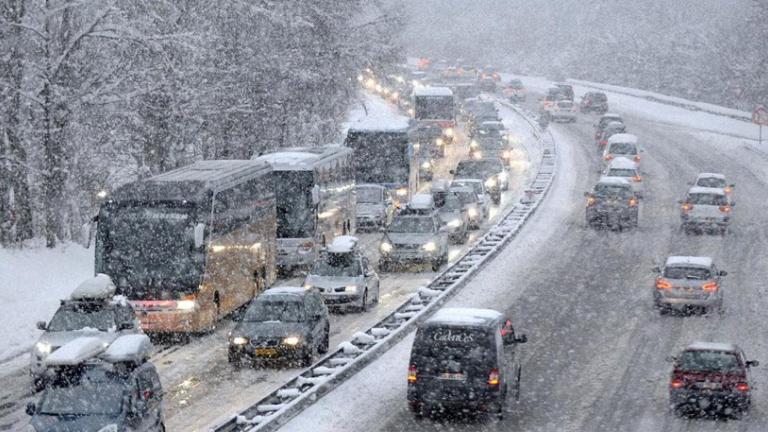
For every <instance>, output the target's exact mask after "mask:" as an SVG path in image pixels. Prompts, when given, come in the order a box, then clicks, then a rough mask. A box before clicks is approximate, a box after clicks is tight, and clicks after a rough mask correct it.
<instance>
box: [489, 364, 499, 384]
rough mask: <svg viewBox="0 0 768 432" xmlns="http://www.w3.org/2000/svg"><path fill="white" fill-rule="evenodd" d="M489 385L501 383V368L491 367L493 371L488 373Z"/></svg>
mask: <svg viewBox="0 0 768 432" xmlns="http://www.w3.org/2000/svg"><path fill="white" fill-rule="evenodd" d="M488 385H492V386H497V385H499V370H498V369H495V368H494V369H491V373H490V374H489V375H488Z"/></svg>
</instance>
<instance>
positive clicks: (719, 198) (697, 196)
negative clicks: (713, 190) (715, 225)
mask: <svg viewBox="0 0 768 432" xmlns="http://www.w3.org/2000/svg"><path fill="white" fill-rule="evenodd" d="M687 202H688V203H690V204H694V205H696V204H698V205H716V206H721V205H726V204H728V200H727V199H726V198H725V195H719V194H709V193H692V194H689V195H688V200H687Z"/></svg>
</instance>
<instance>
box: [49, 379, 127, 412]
mask: <svg viewBox="0 0 768 432" xmlns="http://www.w3.org/2000/svg"><path fill="white" fill-rule="evenodd" d="M124 390H125V385H124V383H121V382H119V381H91V380H90V379H88V378H87V377H84V378H83V379H82V381H81V382H80V383H78V384H77V385H70V386H51V387H48V388H47V389H46V390H45V392H44V393H43V395H42V397H41V398H40V413H41V414H49V415H61V416H79V415H108V416H114V415H117V414H119V413H120V411H121V410H122V407H123V393H124Z"/></svg>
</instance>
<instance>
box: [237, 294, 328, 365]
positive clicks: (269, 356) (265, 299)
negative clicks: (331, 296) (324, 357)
mask: <svg viewBox="0 0 768 432" xmlns="http://www.w3.org/2000/svg"><path fill="white" fill-rule="evenodd" d="M329 343H330V322H329V315H328V308H327V307H326V306H325V302H324V301H323V297H322V295H321V294H320V293H319V292H318V291H317V290H314V289H309V290H308V289H305V288H303V287H275V288H271V289H268V290H266V291H264V292H263V293H262V294H260V295H259V296H258V297H256V298H255V299H253V301H251V303H250V304H249V305H248V308H247V309H246V310H245V312H244V314H243V316H242V319H240V321H239V322H238V323H237V325H235V328H234V329H233V330H232V332H231V333H230V335H229V356H228V357H229V362H230V363H233V364H235V365H240V364H242V363H243V362H244V361H245V360H250V361H251V362H257V361H264V362H266V361H281V360H282V361H285V362H287V363H289V364H292V363H295V362H297V361H298V362H299V364H300V365H302V366H309V365H311V364H312V360H313V359H314V357H315V354H318V353H319V354H324V353H326V352H328V345H329Z"/></svg>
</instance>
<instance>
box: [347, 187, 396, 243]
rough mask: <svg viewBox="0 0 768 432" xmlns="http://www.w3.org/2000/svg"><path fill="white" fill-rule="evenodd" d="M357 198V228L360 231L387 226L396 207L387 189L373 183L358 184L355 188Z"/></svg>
mask: <svg viewBox="0 0 768 432" xmlns="http://www.w3.org/2000/svg"><path fill="white" fill-rule="evenodd" d="M355 198H356V210H355V214H356V220H355V221H356V225H355V226H356V227H357V230H358V231H365V230H369V229H376V228H381V227H384V226H386V225H387V222H389V218H390V217H391V216H392V213H393V212H394V208H395V207H394V204H393V203H392V198H391V197H390V196H389V190H388V189H387V188H386V187H384V186H381V185H378V184H372V183H362V184H358V185H357V186H355Z"/></svg>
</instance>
